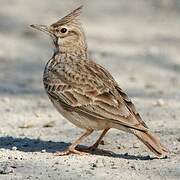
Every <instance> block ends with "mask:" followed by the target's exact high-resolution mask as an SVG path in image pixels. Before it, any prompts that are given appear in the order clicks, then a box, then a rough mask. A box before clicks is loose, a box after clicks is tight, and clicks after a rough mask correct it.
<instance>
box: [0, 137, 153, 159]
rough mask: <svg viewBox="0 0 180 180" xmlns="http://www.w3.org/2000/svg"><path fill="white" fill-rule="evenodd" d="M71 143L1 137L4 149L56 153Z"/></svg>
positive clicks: (109, 153)
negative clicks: (14, 148)
mask: <svg viewBox="0 0 180 180" xmlns="http://www.w3.org/2000/svg"><path fill="white" fill-rule="evenodd" d="M69 145H70V143H66V142H53V141H44V140H41V139H30V138H16V137H11V136H6V137H0V148H3V149H10V150H11V149H13V147H16V148H17V150H19V151H23V152H41V151H42V150H43V149H45V150H46V152H49V153H54V152H56V151H63V150H65V149H66V148H67V147H68V146H69ZM77 148H78V149H79V150H82V151H85V152H87V153H89V154H93V155H99V156H108V157H113V158H122V159H127V160H153V159H155V158H152V157H150V156H140V155H138V156H136V155H130V154H128V153H125V154H117V153H114V152H112V151H107V150H102V149H96V150H94V151H91V150H88V147H87V146H83V145H79V146H78V147H77Z"/></svg>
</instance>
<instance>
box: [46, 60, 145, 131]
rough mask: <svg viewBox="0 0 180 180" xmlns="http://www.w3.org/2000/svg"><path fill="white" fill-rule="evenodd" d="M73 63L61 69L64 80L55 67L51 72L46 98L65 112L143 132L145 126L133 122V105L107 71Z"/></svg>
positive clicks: (141, 123) (82, 63) (93, 63)
mask: <svg viewBox="0 0 180 180" xmlns="http://www.w3.org/2000/svg"><path fill="white" fill-rule="evenodd" d="M73 63H75V64H73V65H72V66H73V67H74V68H70V67H69V66H64V70H63V71H64V72H65V73H66V76H64V75H63V76H62V75H61V73H62V72H61V71H62V70H61V71H59V68H58V67H57V68H53V70H52V74H53V77H54V80H52V79H51V83H49V82H48V83H47V88H46V90H47V92H48V94H49V96H51V97H52V98H54V99H56V100H57V101H59V102H60V103H61V105H63V106H64V108H66V109H68V110H69V111H77V112H79V113H81V114H84V115H87V116H91V117H92V118H93V117H94V118H99V119H106V120H107V119H109V120H111V121H114V122H115V123H118V124H120V125H124V126H126V127H129V128H133V129H138V130H142V131H146V130H147V126H145V123H144V122H143V121H142V120H141V119H138V118H136V116H139V115H138V113H137V112H136V110H135V107H134V105H133V104H132V102H131V101H130V100H129V99H128V98H127V95H125V93H123V92H122V90H121V89H120V88H119V87H118V85H117V83H116V82H115V80H114V79H113V77H112V76H111V75H110V73H109V72H108V71H107V70H105V69H104V68H103V67H101V66H100V65H98V64H96V63H95V62H93V61H81V63H76V62H73ZM72 69H73V70H72ZM45 86H46V81H45ZM139 117H140V116H139Z"/></svg>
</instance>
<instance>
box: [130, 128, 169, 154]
mask: <svg viewBox="0 0 180 180" xmlns="http://www.w3.org/2000/svg"><path fill="white" fill-rule="evenodd" d="M133 134H134V135H136V136H137V138H138V139H139V140H141V141H142V142H143V143H144V144H145V145H146V146H147V147H148V148H149V149H150V150H151V151H152V152H153V153H154V154H155V155H156V156H158V157H162V156H164V155H165V154H166V153H167V152H168V150H167V148H166V147H165V146H163V145H162V144H161V143H160V141H159V139H158V138H157V137H156V136H155V135H154V134H152V133H151V132H149V131H147V132H142V131H137V130H133Z"/></svg>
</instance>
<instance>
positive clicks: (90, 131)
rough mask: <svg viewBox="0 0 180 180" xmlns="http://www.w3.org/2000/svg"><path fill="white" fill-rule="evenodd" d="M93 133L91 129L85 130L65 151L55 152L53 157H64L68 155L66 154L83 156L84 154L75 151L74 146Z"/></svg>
mask: <svg viewBox="0 0 180 180" xmlns="http://www.w3.org/2000/svg"><path fill="white" fill-rule="evenodd" d="M92 132H93V130H92V129H87V130H86V131H85V132H84V133H83V134H82V136H80V137H79V138H78V139H77V140H76V141H75V142H74V143H73V144H71V145H70V146H69V147H68V149H67V150H65V151H60V152H56V153H55V155H56V156H64V155H68V154H78V155H83V154H85V153H84V152H81V151H78V150H76V149H75V148H76V146H77V145H78V144H79V143H80V142H81V141H82V140H84V139H85V138H86V137H87V136H89V135H90V134H91V133H92Z"/></svg>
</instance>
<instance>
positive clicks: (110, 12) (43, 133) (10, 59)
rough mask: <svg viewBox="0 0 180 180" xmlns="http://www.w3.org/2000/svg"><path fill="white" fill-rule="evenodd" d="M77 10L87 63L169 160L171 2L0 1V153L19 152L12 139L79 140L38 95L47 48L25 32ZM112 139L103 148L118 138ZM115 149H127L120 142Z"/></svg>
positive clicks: (178, 23)
mask: <svg viewBox="0 0 180 180" xmlns="http://www.w3.org/2000/svg"><path fill="white" fill-rule="evenodd" d="M81 4H84V12H83V14H82V22H83V27H84V28H85V32H86V35H87V41H88V46H89V52H90V53H91V57H92V58H93V59H94V60H95V61H96V62H98V63H99V64H101V65H103V66H104V67H105V68H107V69H108V70H109V71H110V72H111V73H112V74H113V76H114V77H115V79H116V80H117V81H118V83H119V84H120V86H121V88H123V89H124V90H126V92H127V93H128V94H129V96H130V97H131V98H132V99H133V101H134V102H135V104H136V106H137V109H138V110H139V111H140V112H141V114H142V117H143V119H145V121H146V122H147V124H148V125H149V127H150V128H151V129H152V130H153V131H155V132H156V133H157V134H158V135H159V136H160V137H161V139H162V140H163V142H164V143H165V144H167V146H168V147H169V148H170V149H171V150H172V152H173V153H174V156H176V154H178V153H180V152H179V148H178V147H179V146H180V145H179V141H180V122H179V116H180V91H179V89H180V18H179V17H180V1H179V0H148V1H147V0H133V1H132V0H111V1H104V0H98V1H97V0H91V1H83V0H81V1H79V0H76V1H75V0H68V1H67V0H46V1H44V0H38V1H35V0H26V1H25V0H0V114H1V118H0V124H1V126H0V135H1V137H2V139H1V142H0V147H1V148H7V149H8V148H9V149H10V148H11V147H12V146H17V147H18V148H19V149H21V150H24V149H23V147H22V143H25V142H26V141H25V142H24V141H23V142H22V141H20V143H19V144H18V142H17V141H16V140H15V139H14V138H15V137H17V138H19V137H21V138H24V137H28V138H34V139H36V138H40V139H43V140H55V141H60V140H62V141H67V142H71V141H72V137H75V136H78V135H79V134H80V132H78V131H77V129H75V128H74V126H73V125H71V124H70V123H69V122H68V121H66V120H64V118H63V117H61V116H60V115H59V114H58V113H57V112H56V110H55V109H54V108H53V106H52V105H51V103H50V101H49V100H48V98H47V96H46V94H45V92H44V88H43V83H42V74H43V70H44V66H45V64H46V62H47V61H48V60H49V59H50V58H51V56H52V53H53V45H52V42H51V40H50V38H49V37H48V36H46V35H45V34H42V33H40V32H37V31H35V30H33V29H31V28H30V27H29V25H30V24H47V25H50V24H51V23H53V22H55V21H57V20H58V19H59V18H61V17H63V16H65V15H66V14H67V13H69V12H70V11H72V10H73V9H75V8H77V7H78V6H79V5H81ZM47 127H49V128H47ZM113 133H114V135H113V136H111V135H109V136H108V137H109V141H111V140H112V139H113V138H114V139H117V136H118V135H119V134H120V132H119V131H118V132H117V131H115V132H112V134H113ZM121 135H122V137H125V136H126V135H124V134H121ZM6 136H12V137H13V138H12V139H8V140H11V141H10V143H9V144H7V143H6V142H5V141H3V140H4V139H3V138H4V137H6ZM57 136H58V137H59V138H58V139H57ZM108 137H107V139H108ZM118 139H119V136H118ZM121 142H122V143H123V142H124V143H127V142H126V140H125V139H124V138H121ZM129 142H131V140H129ZM28 143H30V144H31V143H32V142H31V141H28ZM127 144H128V143H127ZM130 144H131V143H130ZM44 146H45V144H44V143H41V144H40V145H39V146H38V147H37V148H35V149H31V148H32V144H31V146H30V147H27V149H25V150H27V151H35V150H41V149H42V147H44ZM114 146H115V145H114ZM45 147H46V148H47V149H48V148H49V144H48V145H47V146H45ZM110 147H111V148H112V147H113V145H112V144H111V145H110ZM127 147H131V145H127ZM114 148H115V147H114ZM25 150H24V151H25ZM126 151H127V149H126V150H125V152H126ZM135 151H136V150H135ZM132 152H134V149H133V150H132ZM137 152H139V149H137ZM169 167H170V165H169ZM168 173H169V172H167V174H168Z"/></svg>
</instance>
